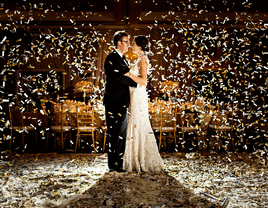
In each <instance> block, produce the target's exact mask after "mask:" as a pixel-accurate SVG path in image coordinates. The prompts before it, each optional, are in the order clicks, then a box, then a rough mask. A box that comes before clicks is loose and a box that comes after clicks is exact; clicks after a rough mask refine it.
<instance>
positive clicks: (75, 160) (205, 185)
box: [0, 152, 268, 207]
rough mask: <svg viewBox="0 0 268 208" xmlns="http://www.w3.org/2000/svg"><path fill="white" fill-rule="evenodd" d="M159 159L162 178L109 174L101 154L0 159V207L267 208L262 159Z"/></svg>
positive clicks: (266, 166)
mask: <svg viewBox="0 0 268 208" xmlns="http://www.w3.org/2000/svg"><path fill="white" fill-rule="evenodd" d="M161 156H162V157H163V159H164V162H165V170H164V171H163V172H161V173H140V174H138V173H114V172H113V173H109V172H108V167H107V155H106V154H85V153H83V154H82V153H77V154H73V153H72V154H67V153H63V154H58V153H47V154H45V153H42V154H30V153H23V154H12V155H1V159H0V187H1V191H0V207H182V206H183V207H191V206H195V207H219V206H220V205H221V204H222V202H223V201H220V200H224V199H225V200H226V199H228V200H229V204H228V206H227V207H268V195H267V193H268V161H267V159H268V157H267V156H261V155H258V154H249V153H219V154H216V153H205V152H200V153H197V152H196V153H163V154H161ZM201 192H205V193H208V194H211V195H213V196H215V197H217V198H218V199H219V200H218V201H217V200H216V199H213V198H210V197H208V196H205V195H203V194H201Z"/></svg>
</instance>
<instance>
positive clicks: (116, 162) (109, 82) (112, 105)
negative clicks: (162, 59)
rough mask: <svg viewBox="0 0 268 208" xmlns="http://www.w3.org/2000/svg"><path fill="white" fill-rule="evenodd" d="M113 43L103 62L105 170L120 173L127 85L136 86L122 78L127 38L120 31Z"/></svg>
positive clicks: (125, 118)
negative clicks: (106, 157) (104, 79)
mask: <svg viewBox="0 0 268 208" xmlns="http://www.w3.org/2000/svg"><path fill="white" fill-rule="evenodd" d="M113 43H114V46H115V48H116V49H115V50H113V51H112V53H110V54H109V55H108V56H107V57H106V59H105V63H104V70H105V74H106V87H105V93H104V106H105V114H106V124H107V145H108V167H109V169H110V172H112V171H117V172H124V170H123V169H122V165H123V155H124V151H125V142H126V132H127V122H128V116H127V108H128V105H129V101H130V100H129V99H130V95H129V86H131V87H137V83H136V82H134V81H133V80H132V79H130V78H129V77H127V76H124V74H126V73H127V72H129V66H128V62H127V61H126V59H125V56H124V53H125V52H126V51H127V50H128V47H129V35H128V34H127V33H126V32H123V31H119V32H116V33H115V35H114V40H113Z"/></svg>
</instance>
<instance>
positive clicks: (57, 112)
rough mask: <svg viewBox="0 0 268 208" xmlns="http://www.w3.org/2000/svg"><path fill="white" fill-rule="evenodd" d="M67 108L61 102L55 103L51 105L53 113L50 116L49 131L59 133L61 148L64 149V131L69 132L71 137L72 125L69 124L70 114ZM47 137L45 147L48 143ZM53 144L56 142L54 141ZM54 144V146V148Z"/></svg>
mask: <svg viewBox="0 0 268 208" xmlns="http://www.w3.org/2000/svg"><path fill="white" fill-rule="evenodd" d="M68 110H69V109H68V108H67V107H66V106H64V104H63V103H57V104H56V106H54V107H53V113H52V116H51V127H50V132H51V135H53V134H59V133H60V139H61V149H62V150H63V149H64V142H65V140H64V133H69V135H70V138H71V130H72V126H71V125H70V124H69V122H70V118H69V117H70V115H69V112H68ZM48 139H49V138H47V142H46V148H47V145H48ZM54 144H55V146H56V143H55V142H54ZM55 146H54V148H56V147H55Z"/></svg>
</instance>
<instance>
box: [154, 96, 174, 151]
mask: <svg viewBox="0 0 268 208" xmlns="http://www.w3.org/2000/svg"><path fill="white" fill-rule="evenodd" d="M149 113H150V121H151V126H152V129H153V131H154V132H155V133H159V142H158V148H159V151H160V149H161V144H162V139H163V138H172V139H173V141H174V143H175V146H176V144H177V140H176V126H177V124H176V115H177V107H176V104H175V103H172V102H164V101H158V102H156V103H155V104H154V106H151V108H150V109H149Z"/></svg>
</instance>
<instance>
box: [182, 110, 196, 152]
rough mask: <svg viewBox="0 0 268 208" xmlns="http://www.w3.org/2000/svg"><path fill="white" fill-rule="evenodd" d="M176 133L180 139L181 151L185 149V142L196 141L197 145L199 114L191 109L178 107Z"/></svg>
mask: <svg viewBox="0 0 268 208" xmlns="http://www.w3.org/2000/svg"><path fill="white" fill-rule="evenodd" d="M177 118H178V119H177V122H178V132H179V137H180V136H181V137H180V138H181V148H182V151H184V149H185V142H186V141H196V142H197V145H198V144H199V141H198V138H199V136H200V133H201V131H200V122H199V112H197V111H196V110H195V109H193V108H186V109H185V108H182V107H180V106H179V107H178V117H177Z"/></svg>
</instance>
